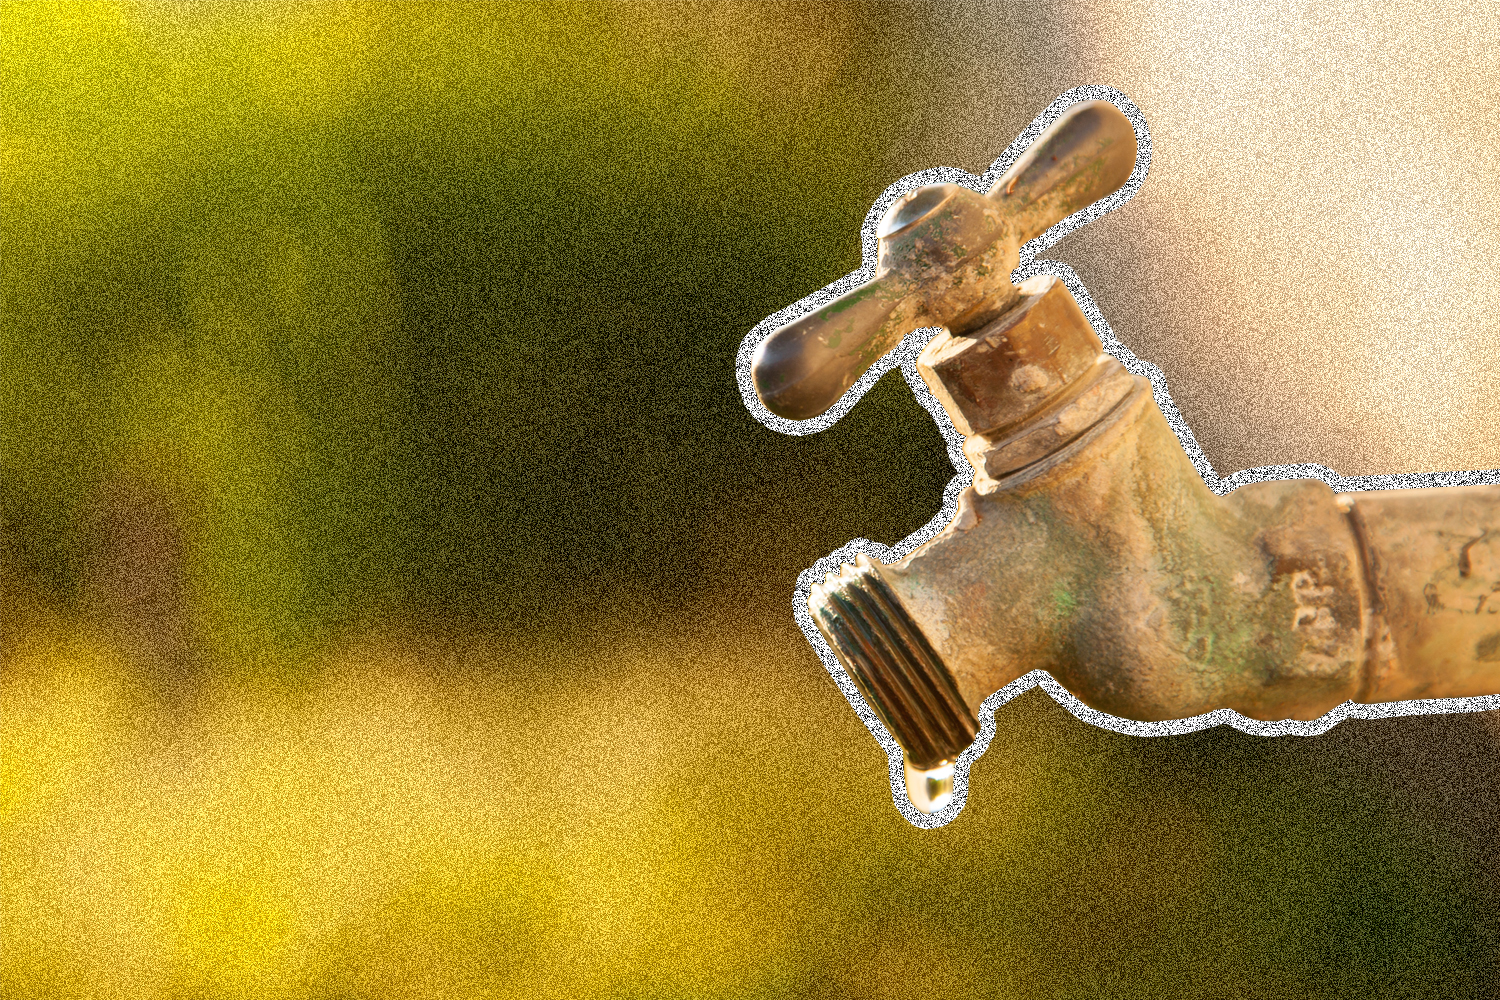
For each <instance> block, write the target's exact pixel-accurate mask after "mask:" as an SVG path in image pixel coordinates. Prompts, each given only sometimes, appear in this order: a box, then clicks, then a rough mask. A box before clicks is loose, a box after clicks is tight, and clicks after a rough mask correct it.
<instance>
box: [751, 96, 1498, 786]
mask: <svg viewBox="0 0 1500 1000" xmlns="http://www.w3.org/2000/svg"><path fill="white" fill-rule="evenodd" d="M1136 157H1137V145H1136V137H1135V132H1134V129H1133V128H1132V124H1131V122H1130V120H1129V118H1127V117H1126V115H1125V114H1123V113H1122V112H1121V111H1120V110H1119V109H1118V108H1117V107H1115V106H1114V105H1113V104H1111V103H1109V102H1106V101H1088V102H1085V103H1081V104H1076V105H1074V106H1073V107H1071V108H1070V109H1069V110H1068V111H1067V112H1065V113H1064V114H1063V115H1062V116H1061V117H1060V118H1059V119H1058V120H1057V121H1056V122H1055V124H1053V125H1052V126H1051V127H1050V128H1049V129H1048V130H1047V131H1046V132H1045V133H1044V134H1043V135H1042V136H1041V138H1040V139H1039V140H1038V141H1037V142H1036V143H1035V144H1034V145H1033V146H1032V147H1031V148H1030V149H1029V150H1028V151H1027V152H1026V153H1025V154H1024V155H1023V156H1022V157H1021V158H1020V160H1018V161H1017V162H1016V163H1015V164H1014V166H1012V167H1011V168H1010V170H1008V171H1007V172H1006V173H1005V174H1004V175H1003V176H1001V178H1000V179H999V181H998V182H997V183H996V184H995V185H994V187H993V189H992V190H990V192H989V193H988V194H987V195H982V194H979V193H978V192H976V191H973V190H970V189H968V188H966V187H963V186H960V185H955V184H936V185H929V186H926V187H923V188H920V189H918V190H916V191H913V192H911V193H910V194H908V195H906V196H905V197H904V198H902V199H901V200H899V201H898V202H896V203H895V204H894V205H892V206H891V208H890V210H889V211H888V212H887V214H886V215H885V217H884V220H883V221H882V222H881V224H880V227H879V229H878V230H877V233H878V237H879V244H878V246H879V256H878V261H877V267H876V276H875V278H874V280H872V281H870V282H869V283H867V284H865V285H863V286H861V287H859V288H857V289H855V290H854V291H852V292H849V293H848V294H846V295H844V296H842V297H841V298H839V299H836V300H835V301H833V302H831V303H829V304H828V305H826V306H824V307H823V308H821V309H818V310H817V311H815V312H813V313H811V314H809V315H807V316H805V317H803V318H801V319H798V320H797V321H795V322H792V323H790V324H788V325H786V326H783V327H781V328H780V329H778V330H776V331H775V332H773V333H772V334H771V335H770V336H768V337H767V338H766V339H765V340H764V341H762V342H761V343H760V345H759V347H758V349H757V350H756V353H755V357H754V362H753V366H752V377H753V380H754V385H755V389H756V392H757V394H758V395H759V396H760V399H761V400H762V401H763V402H764V404H765V406H766V407H767V408H768V409H770V410H771V411H772V412H773V413H775V414H777V415H779V416H782V417H785V418H788V419H794V420H800V419H807V418H809V417H813V416H816V415H818V414H820V413H822V412H824V411H825V410H827V409H828V408H829V407H830V406H831V405H832V404H834V403H835V402H836V401H837V400H838V399H839V398H840V397H841V396H842V394H843V393H844V392H845V390H847V389H848V388H849V387H850V386H851V385H852V384H854V382H855V380H856V379H858V378H859V377H860V376H861V375H862V374H863V373H864V372H865V371H866V370H867V369H868V368H869V367H870V366H871V365H872V364H873V363H874V362H875V361H876V360H878V359H879V358H880V357H881V356H882V355H884V354H885V353H886V352H887V351H889V350H890V349H891V348H892V347H893V346H895V345H896V344H897V343H898V342H899V341H900V340H901V339H902V338H903V336H904V335H906V334H907V333H908V332H910V331H911V330H913V329H915V328H918V327H929V326H938V327H942V328H943V330H942V332H940V333H939V334H938V335H937V336H936V337H935V338H934V339H933V340H932V341H931V342H930V343H929V344H928V345H927V346H926V348H925V349H924V350H923V351H922V352H921V355H920V356H919V358H918V359H917V365H916V367H917V370H918V372H919V373H920V375H921V378H922V380H923V382H925V384H926V385H927V387H928V389H929V390H930V391H931V393H932V395H933V396H934V397H935V398H936V399H937V400H938V401H939V402H940V403H941V404H942V407H943V409H944V410H945V411H946V413H947V415H948V417H949V419H950V420H951V421H952V423H953V425H954V427H955V428H956V429H957V430H958V431H959V432H960V433H961V434H962V435H963V436H964V454H965V456H966V457H967V459H968V461H969V463H970V464H971V465H972V467H973V481H972V484H971V485H969V486H968V487H967V488H966V489H964V491H963V493H962V494H961V495H960V497H959V504H958V512H957V516H956V517H955V518H954V519H953V520H952V522H951V523H950V524H948V526H947V527H946V529H945V530H943V531H942V532H941V533H939V534H938V535H936V536H935V537H933V538H931V539H930V540H928V541H927V542H926V543H924V544H922V545H921V546H920V547H918V548H916V549H915V550H914V551H912V552H910V553H909V554H908V555H906V556H905V558H902V559H900V560H898V561H896V562H894V563H892V564H889V565H882V564H880V563H878V562H876V561H874V560H871V559H869V558H867V557H864V556H861V557H860V558H858V559H857V560H855V562H854V564H852V565H848V564H846V565H844V566H843V567H842V568H841V569H840V571H839V572H838V573H836V574H829V576H828V577H827V578H826V579H825V580H824V582H822V583H821V584H818V585H816V586H814V587H812V589H811V593H810V595H809V600H808V610H809V612H810V614H811V616H812V619H813V621H814V622H815V623H816V625H817V627H818V629H819V631H820V632H821V633H822V635H823V636H824V638H825V639H826V640H827V642H828V645H829V647H830V648H831V649H832V650H833V652H834V653H835V655H836V656H837V657H838V660H839V662H840V664H841V665H842V666H843V667H844V669H845V670H846V671H847V673H848V675H849V677H850V678H851V679H852V680H853V682H854V683H855V685H856V686H857V687H858V689H859V691H860V693H861V694H862V695H863V696H864V698H865V700H866V701H867V702H868V704H869V705H870V707H871V708H872V709H873V711H874V712H875V713H876V715H877V716H878V717H879V718H880V720H881V722H882V723H884V725H885V727H886V728H887V729H888V730H889V732H890V733H891V735H892V736H893V737H894V738H895V740H896V741H897V742H898V743H899V744H900V746H901V748H902V751H903V753H904V756H905V763H906V771H907V785H908V793H909V795H910V797H911V799H912V801H913V803H914V804H916V805H917V806H918V808H921V809H924V810H925V811H931V810H933V809H935V808H938V807H939V806H940V805H941V804H942V802H944V801H945V799H944V798H943V796H942V794H940V793H942V792H943V791H944V789H945V788H946V786H944V785H943V783H942V780H940V779H941V776H943V775H951V770H952V764H953V762H954V761H955V760H956V759H957V758H958V756H959V755H960V754H961V753H962V752H963V751H964V750H965V749H966V748H967V747H968V746H969V745H970V744H971V743H972V742H973V741H974V739H975V737H976V735H977V734H978V732H979V729H980V726H979V723H978V721H977V719H976V716H977V714H978V712H979V710H980V706H981V704H982V703H983V702H984V701H985V699H986V698H987V697H988V696H990V695H991V694H992V693H994V692H996V691H997V690H999V689H1000V688H1002V687H1004V686H1005V685H1006V684H1008V683H1010V682H1011V681H1014V680H1016V679H1017V678H1020V677H1022V676H1023V675H1025V674H1027V673H1029V672H1030V671H1032V670H1033V669H1036V668H1044V669H1046V670H1047V671H1049V672H1050V673H1051V675H1052V676H1053V677H1054V678H1055V679H1056V680H1057V681H1058V682H1059V683H1061V684H1062V685H1063V686H1064V687H1065V688H1066V689H1067V690H1068V691H1069V692H1071V693H1072V694H1073V695H1075V696H1076V697H1077V698H1078V699H1079V700H1080V701H1081V702H1083V703H1084V704H1085V705H1087V706H1088V707H1090V708H1093V709H1095V710H1097V711H1100V712H1105V713H1109V714H1110V715H1113V716H1116V717H1118V718H1121V719H1128V720H1138V721H1142V722H1151V721H1158V720H1174V719H1184V718H1188V717H1192V716H1197V715H1201V714H1202V713H1205V712H1209V711H1212V710H1215V709H1224V708H1228V709H1233V710H1234V711H1236V712H1239V713H1240V714H1242V715H1244V716H1246V717H1248V718H1250V719H1258V720H1313V719H1317V718H1319V717H1320V716H1323V715H1324V714H1325V713H1327V712H1329V711H1330V710H1331V709H1333V708H1335V707H1336V706H1338V705H1340V704H1342V703H1344V702H1348V701H1353V702H1356V703H1380V702H1397V701H1406V700H1411V699H1432V698H1457V697H1469V696H1481V695H1497V694H1500V486H1494V485H1476V486H1455V487H1445V488H1429V489H1414V490H1374V491H1365V492H1352V493H1343V494H1335V493H1334V492H1333V490H1332V489H1330V487H1329V486H1328V485H1327V484H1325V483H1323V482H1321V481H1318V480H1313V479H1301V480H1295V479H1294V480H1281V481H1271V482H1258V483H1251V484H1248V485H1242V486H1240V487H1239V488H1237V489H1235V490H1234V491H1233V492H1232V493H1230V494H1228V495H1227V496H1222V497H1221V496H1219V495H1217V494H1215V493H1214V492H1213V490H1211V489H1210V488H1209V487H1208V485H1207V484H1206V483H1205V482H1204V480H1203V478H1202V477H1201V476H1200V474H1199V472H1198V470H1197V469H1196V468H1195V467H1194V465H1193V464H1192V462H1191V461H1190V460H1189V458H1188V456H1187V455H1186V453H1185V452H1184V450H1183V446H1182V444H1181V443H1180V442H1179V441H1178V439H1177V437H1176V436H1175V435H1174V433H1173V431H1172V428H1171V427H1170V425H1169V424H1168V422H1167V420H1166V418H1165V417H1164V416H1163V414H1162V411H1161V410H1160V409H1158V407H1157V406H1156V404H1155V402H1154V401H1153V396H1152V390H1151V383H1150V382H1149V381H1148V380H1147V379H1145V378H1142V377H1140V376H1136V375H1131V374H1130V372H1129V371H1127V370H1126V369H1125V368H1124V367H1123V366H1122V365H1121V364H1120V363H1119V362H1118V361H1116V360H1115V359H1114V358H1112V357H1110V356H1109V355H1108V354H1105V353H1104V351H1103V346H1102V344H1101V342H1100V340H1099V338H1098V337H1097V336H1096V335H1095V333H1094V331H1093V328H1092V327H1091V326H1090V324H1089V322H1088V320H1087V319H1086V318H1085V316H1084V314H1083V312H1082V311H1081V309H1080V308H1079V306H1078V303H1077V302H1076V301H1075V299H1074V298H1073V295H1072V294H1071V293H1070V292H1069V291H1068V288H1067V286H1066V285H1065V284H1064V283H1063V282H1061V281H1059V280H1057V279H1056V278H1054V277H1052V276H1049V275H1042V276H1040V277H1036V278H1032V279H1030V280H1028V281H1025V282H1023V283H1022V284H1021V285H1020V286H1019V287H1017V286H1015V285H1013V284H1012V283H1011V281H1010V276H1011V274H1012V272H1013V271H1014V270H1015V269H1016V267H1017V266H1018V262H1019V256H1018V255H1019V251H1020V248H1021V247H1022V246H1023V245H1024V244H1026V243H1027V242H1028V241H1030V240H1032V239H1034V238H1035V237H1037V236H1039V235H1041V234H1042V233H1043V232H1045V231H1046V230H1047V229H1048V228H1049V227H1051V226H1052V225H1054V224H1056V223H1057V222H1059V221H1061V220H1062V219H1064V218H1065V217H1067V216H1068V215H1070V214H1071V213H1073V212H1075V211H1077V210H1079V209H1082V208H1084V207H1085V206H1087V205H1089V204H1091V203H1093V202H1095V201H1097V200H1099V199H1101V198H1104V197H1107V196H1108V195H1110V194H1112V193H1113V192H1115V191H1116V190H1117V189H1119V188H1120V187H1121V186H1122V185H1123V184H1124V183H1125V182H1126V180H1127V179H1128V178H1129V176H1130V174H1131V171H1132V168H1133V167H1134V165H1135V162H1136ZM935 775H936V776H939V777H938V778H934V777H933V776H935ZM924 782H926V783H928V786H929V787H926V788H925V789H923V788H918V787H917V785H919V784H922V783H924Z"/></svg>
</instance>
